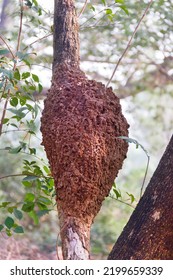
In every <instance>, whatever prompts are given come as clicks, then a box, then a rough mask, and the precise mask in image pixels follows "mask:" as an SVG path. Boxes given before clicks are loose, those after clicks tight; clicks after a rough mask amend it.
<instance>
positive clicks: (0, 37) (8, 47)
mask: <svg viewBox="0 0 173 280" xmlns="http://www.w3.org/2000/svg"><path fill="white" fill-rule="evenodd" d="M0 39H1V40H2V41H3V43H4V44H5V45H6V47H7V49H8V50H9V52H10V53H11V55H12V58H13V59H14V58H15V55H14V54H13V52H12V50H11V48H10V46H9V45H8V44H7V42H6V40H5V39H4V38H3V36H2V35H0Z"/></svg>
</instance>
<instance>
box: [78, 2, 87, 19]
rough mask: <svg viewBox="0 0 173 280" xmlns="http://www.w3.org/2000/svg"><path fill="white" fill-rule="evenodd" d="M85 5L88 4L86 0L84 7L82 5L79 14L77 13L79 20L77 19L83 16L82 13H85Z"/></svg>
mask: <svg viewBox="0 0 173 280" xmlns="http://www.w3.org/2000/svg"><path fill="white" fill-rule="evenodd" d="M87 4H88V0H85V3H84V5H83V7H82V9H81V10H80V12H79V15H78V18H79V17H80V16H81V15H82V14H83V12H84V11H85V8H86V6H87Z"/></svg>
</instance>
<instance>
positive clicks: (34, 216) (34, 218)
mask: <svg viewBox="0 0 173 280" xmlns="http://www.w3.org/2000/svg"><path fill="white" fill-rule="evenodd" d="M29 216H30V218H31V219H33V221H34V224H35V225H38V224H39V217H38V215H37V214H36V212H35V211H31V212H30V213H29Z"/></svg>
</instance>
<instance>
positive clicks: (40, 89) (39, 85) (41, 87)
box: [38, 83, 43, 93]
mask: <svg viewBox="0 0 173 280" xmlns="http://www.w3.org/2000/svg"><path fill="white" fill-rule="evenodd" d="M42 90H43V86H42V85H41V84H40V83H39V84H38V91H39V93H41V92H42Z"/></svg>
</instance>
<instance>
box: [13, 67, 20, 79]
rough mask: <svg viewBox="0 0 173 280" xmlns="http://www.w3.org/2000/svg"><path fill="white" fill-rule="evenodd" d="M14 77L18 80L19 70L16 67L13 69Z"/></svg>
mask: <svg viewBox="0 0 173 280" xmlns="http://www.w3.org/2000/svg"><path fill="white" fill-rule="evenodd" d="M14 78H15V79H16V80H18V81H20V72H19V69H18V68H16V70H15V71H14Z"/></svg>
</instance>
